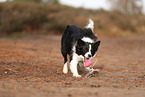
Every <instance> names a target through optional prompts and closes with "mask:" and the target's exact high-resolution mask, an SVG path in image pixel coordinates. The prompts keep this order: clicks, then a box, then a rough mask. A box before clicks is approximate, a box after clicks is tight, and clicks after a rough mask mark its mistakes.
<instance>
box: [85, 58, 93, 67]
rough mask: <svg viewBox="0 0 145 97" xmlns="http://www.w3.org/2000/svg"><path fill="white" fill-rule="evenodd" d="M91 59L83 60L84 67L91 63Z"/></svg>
mask: <svg viewBox="0 0 145 97" xmlns="http://www.w3.org/2000/svg"><path fill="white" fill-rule="evenodd" d="M91 63H92V62H91V60H89V59H86V61H85V66H86V67H89V66H90V65H91Z"/></svg>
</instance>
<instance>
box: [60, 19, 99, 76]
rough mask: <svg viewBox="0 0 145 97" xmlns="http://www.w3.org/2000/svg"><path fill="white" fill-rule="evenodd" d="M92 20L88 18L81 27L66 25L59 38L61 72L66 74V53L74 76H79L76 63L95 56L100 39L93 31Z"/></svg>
mask: <svg viewBox="0 0 145 97" xmlns="http://www.w3.org/2000/svg"><path fill="white" fill-rule="evenodd" d="M93 29H94V22H93V21H92V20H91V19H89V23H88V25H87V26H86V27H85V28H84V29H81V28H79V27H77V26H75V25H67V27H66V29H65V31H64V32H63V34H62V38H61V53H62V55H63V57H64V67H63V73H64V74H67V72H68V66H67V61H68V59H67V55H69V59H70V70H71V72H72V74H73V76H74V77H81V75H79V74H78V69H77V65H78V64H79V62H83V63H84V61H85V60H87V59H90V58H92V57H93V56H95V53H96V52H97V50H98V47H99V45H100V41H97V36H96V35H95V34H94V33H93Z"/></svg>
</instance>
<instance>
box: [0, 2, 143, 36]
mask: <svg viewBox="0 0 145 97" xmlns="http://www.w3.org/2000/svg"><path fill="white" fill-rule="evenodd" d="M35 1H36V0H35ZM38 1H40V0H38ZM88 18H92V19H93V20H94V21H95V33H97V34H103V35H113V36H114V35H117V36H118V35H128V34H138V33H144V32H145V26H144V25H145V16H144V15H125V14H122V13H119V12H107V11H104V10H102V9H100V10H96V11H95V10H86V9H83V8H72V7H68V6H63V5H60V4H49V5H48V4H44V3H35V2H6V3H0V34H1V35H2V34H6V35H7V34H13V33H24V32H29V33H30V32H31V33H39V34H40V33H41V34H44V33H45V34H53V33H58V34H61V33H62V31H63V30H64V29H65V27H66V25H68V24H69V25H78V26H80V27H82V28H83V27H84V26H85V25H86V23H87V21H88Z"/></svg>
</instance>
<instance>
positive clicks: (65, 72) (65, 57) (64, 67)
mask: <svg viewBox="0 0 145 97" xmlns="http://www.w3.org/2000/svg"><path fill="white" fill-rule="evenodd" d="M62 55H63V57H64V66H63V73H64V74H67V72H68V67H67V53H62Z"/></svg>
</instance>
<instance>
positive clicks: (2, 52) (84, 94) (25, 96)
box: [0, 35, 145, 97]
mask: <svg viewBox="0 0 145 97" xmlns="http://www.w3.org/2000/svg"><path fill="white" fill-rule="evenodd" d="M60 38H61V37H60V36H29V37H23V38H0V97H145V35H143V36H138V37H129V38H108V37H101V38H100V40H101V41H102V43H101V46H100V48H99V51H98V52H97V56H96V57H95V58H94V59H92V62H93V63H94V62H95V60H96V59H97V60H98V62H97V64H96V65H95V66H94V68H98V69H100V72H99V73H98V74H97V73H96V74H94V75H93V77H90V78H85V77H84V75H83V77H82V78H74V77H72V74H71V73H70V71H69V73H68V74H67V75H64V74H63V73H62V67H63V58H62V56H61V53H60Z"/></svg>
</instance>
